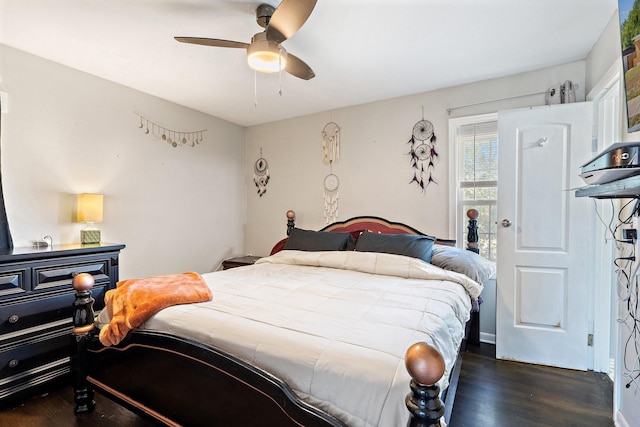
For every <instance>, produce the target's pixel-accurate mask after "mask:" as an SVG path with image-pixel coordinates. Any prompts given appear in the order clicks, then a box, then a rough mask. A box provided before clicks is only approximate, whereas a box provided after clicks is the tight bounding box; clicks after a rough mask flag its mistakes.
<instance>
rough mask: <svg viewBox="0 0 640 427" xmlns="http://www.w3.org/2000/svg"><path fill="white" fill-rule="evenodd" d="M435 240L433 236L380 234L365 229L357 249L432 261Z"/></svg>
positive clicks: (357, 243) (359, 238)
mask: <svg viewBox="0 0 640 427" xmlns="http://www.w3.org/2000/svg"><path fill="white" fill-rule="evenodd" d="M435 240H436V238H435V237H433V236H416V235H413V234H380V233H371V232H369V231H365V232H364V233H362V234H361V235H360V237H358V241H357V242H356V251H360V252H382V253H386V254H396V255H404V256H409V257H412V258H418V259H421V260H423V261H426V262H430V261H431V251H432V249H433V242H435Z"/></svg>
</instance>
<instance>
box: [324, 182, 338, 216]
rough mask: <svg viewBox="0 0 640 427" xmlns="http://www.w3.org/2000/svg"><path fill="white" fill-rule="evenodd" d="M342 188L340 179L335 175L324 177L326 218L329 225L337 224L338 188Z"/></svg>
mask: <svg viewBox="0 0 640 427" xmlns="http://www.w3.org/2000/svg"><path fill="white" fill-rule="evenodd" d="M339 186H340V178H338V176H337V175H334V174H333V173H330V174H329V175H327V176H325V177H324V217H325V219H326V221H327V224H328V223H330V222H335V220H336V218H338V199H339V198H340V194H339V193H338V187H339Z"/></svg>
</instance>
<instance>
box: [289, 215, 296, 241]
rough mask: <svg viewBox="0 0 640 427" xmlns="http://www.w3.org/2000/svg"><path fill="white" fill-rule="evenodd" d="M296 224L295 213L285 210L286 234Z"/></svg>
mask: <svg viewBox="0 0 640 427" xmlns="http://www.w3.org/2000/svg"><path fill="white" fill-rule="evenodd" d="M295 226H296V213H295V212H294V211H292V210H288V211H287V236H288V235H289V233H291V230H293V227H295Z"/></svg>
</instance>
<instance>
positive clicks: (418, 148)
mask: <svg viewBox="0 0 640 427" xmlns="http://www.w3.org/2000/svg"><path fill="white" fill-rule="evenodd" d="M408 143H409V144H411V151H410V152H409V155H410V156H411V167H412V168H413V169H414V170H413V178H412V179H411V181H409V184H412V183H414V182H415V183H416V184H417V185H418V186H419V187H420V188H421V189H422V191H424V189H425V188H426V187H428V186H429V184H431V183H432V182H434V183H436V184H437V182H436V181H435V180H434V179H433V169H434V167H435V164H436V162H437V161H438V153H437V152H436V136H435V134H434V133H433V125H432V124H431V122H430V121H428V120H425V119H424V115H423V118H422V120H420V121H419V122H418V123H416V124H415V126H414V127H413V134H412V135H411V139H410V140H409V142H408ZM425 164H426V167H425ZM425 175H427V178H426V183H425Z"/></svg>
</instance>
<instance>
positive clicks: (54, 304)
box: [0, 286, 107, 336]
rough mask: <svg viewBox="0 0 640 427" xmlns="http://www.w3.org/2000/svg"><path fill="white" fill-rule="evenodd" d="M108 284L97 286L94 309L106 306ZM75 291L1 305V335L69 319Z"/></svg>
mask: <svg viewBox="0 0 640 427" xmlns="http://www.w3.org/2000/svg"><path fill="white" fill-rule="evenodd" d="M106 290H107V288H106V286H95V287H94V288H93V290H92V296H93V298H94V299H95V303H94V305H93V306H94V309H95V310H99V309H101V308H102V307H104V294H105V292H106ZM74 295H75V292H73V291H68V292H63V293H59V294H56V295H47V296H46V297H44V296H42V297H40V298H32V299H29V300H28V301H21V302H17V303H12V304H5V305H2V306H0V336H2V335H4V334H8V333H12V332H16V331H20V330H23V329H26V328H33V327H37V326H42V327H45V326H46V324H47V323H49V322H55V321H57V320H60V319H69V320H71V317H72V316H73V302H74V301H75V297H74Z"/></svg>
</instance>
